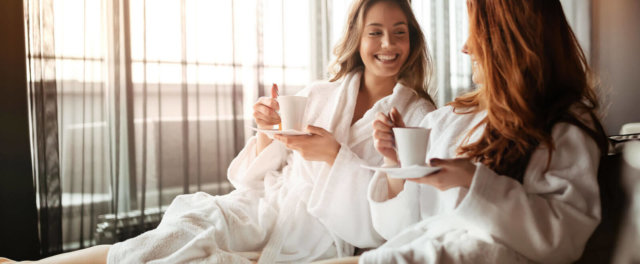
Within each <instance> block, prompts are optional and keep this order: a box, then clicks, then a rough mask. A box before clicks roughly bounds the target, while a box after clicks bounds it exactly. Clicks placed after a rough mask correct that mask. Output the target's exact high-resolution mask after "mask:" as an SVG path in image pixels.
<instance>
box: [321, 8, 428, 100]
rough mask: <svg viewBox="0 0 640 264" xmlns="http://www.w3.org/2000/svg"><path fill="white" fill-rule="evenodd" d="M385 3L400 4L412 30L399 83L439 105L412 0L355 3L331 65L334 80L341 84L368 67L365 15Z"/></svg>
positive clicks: (425, 47)
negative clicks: (362, 41)
mask: <svg viewBox="0 0 640 264" xmlns="http://www.w3.org/2000/svg"><path fill="white" fill-rule="evenodd" d="M383 1H386V2H391V3H394V4H396V5H397V6H398V7H399V8H400V9H401V10H402V12H403V13H404V15H405V17H406V18H407V23H408V27H409V43H410V51H409V56H408V57H407V61H405V63H404V65H402V67H401V68H400V71H399V72H398V82H400V83H401V84H402V85H404V86H406V87H409V88H411V89H413V90H414V91H415V92H416V93H417V94H418V95H419V96H420V97H422V98H425V99H426V100H428V101H429V102H431V103H433V104H434V105H435V102H434V101H433V99H432V98H431V96H429V92H430V91H429V83H430V78H431V74H432V71H433V69H432V65H431V64H432V62H431V57H430V56H429V52H428V48H427V43H426V41H425V38H424V34H423V33H422V30H421V29H420V24H418V20H416V17H415V15H414V14H413V10H412V9H411V4H410V2H409V0H356V1H354V2H353V4H352V6H351V11H350V12H349V16H348V20H347V25H346V27H345V30H344V34H343V36H342V38H341V39H340V41H339V42H338V44H337V45H336V46H335V48H334V49H333V54H334V55H335V56H336V60H335V61H334V62H333V63H332V64H331V65H330V66H329V72H330V73H331V74H332V75H333V78H331V80H330V81H332V82H333V81H337V80H339V79H341V78H342V77H344V76H345V75H347V74H348V73H350V72H352V71H353V70H356V69H359V68H363V67H364V64H363V62H362V58H361V57H360V52H359V49H360V39H361V38H362V33H363V30H364V16H365V14H366V13H367V11H368V10H369V8H371V6H373V5H374V4H375V3H378V2H383Z"/></svg>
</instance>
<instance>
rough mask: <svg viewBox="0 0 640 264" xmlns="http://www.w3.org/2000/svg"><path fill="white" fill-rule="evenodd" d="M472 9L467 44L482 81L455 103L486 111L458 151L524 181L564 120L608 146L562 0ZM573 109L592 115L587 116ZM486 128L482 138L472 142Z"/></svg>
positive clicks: (502, 2) (484, 3) (481, 1)
mask: <svg viewBox="0 0 640 264" xmlns="http://www.w3.org/2000/svg"><path fill="white" fill-rule="evenodd" d="M467 7H468V11H469V23H470V37H469V41H468V46H469V49H470V50H471V54H473V55H474V56H475V57H476V59H477V62H478V63H479V64H480V66H481V68H482V70H483V72H484V75H483V77H484V82H483V84H482V86H481V87H479V88H478V89H476V90H475V91H474V92H471V93H468V94H466V95H463V96H460V97H458V98H456V99H455V100H454V101H453V102H451V103H450V105H451V106H453V107H454V109H455V110H454V111H456V112H458V111H460V110H461V109H467V110H462V111H466V113H469V112H477V111H480V110H481V109H486V110H487V116H486V118H485V119H484V120H482V122H480V124H478V125H477V126H476V127H474V128H473V129H472V131H471V132H470V133H469V134H468V135H467V137H466V141H465V142H466V143H465V144H463V145H462V146H461V147H460V148H459V149H458V152H459V154H464V155H466V156H468V157H472V158H474V159H476V160H478V161H480V162H482V163H483V164H485V165H487V166H488V167H490V168H492V169H493V170H495V171H496V172H497V173H499V174H502V175H507V176H509V177H512V178H514V179H516V180H518V181H520V182H522V180H523V177H524V175H523V174H524V171H525V169H526V166H527V164H528V161H529V158H530V156H531V154H532V153H533V151H534V150H535V149H536V148H537V147H538V146H539V145H540V144H544V145H547V146H548V149H549V154H551V151H552V150H553V148H554V145H553V141H552V138H551V129H552V127H553V126H554V125H555V124H556V123H559V122H568V123H571V124H574V125H577V126H578V127H580V128H581V129H583V130H584V131H586V132H587V133H588V134H589V135H590V136H591V137H592V138H593V139H594V140H595V141H596V143H597V144H598V146H599V147H600V149H601V151H603V152H604V151H606V149H607V141H606V137H605V134H604V130H603V128H602V125H601V124H600V122H599V121H598V118H597V117H596V111H597V109H598V100H597V98H596V94H595V91H594V86H595V82H594V81H593V80H594V79H593V78H592V74H591V70H590V68H589V66H588V64H587V61H586V59H585V55H584V52H583V51H582V49H581V48H580V45H579V44H578V41H577V39H576V37H575V35H574V33H573V31H572V30H571V28H570V27H569V24H568V23H567V20H566V18H565V16H564V11H563V9H562V6H561V4H560V2H559V0H519V1H513V0H470V1H468V2H467ZM575 110H577V112H579V113H588V114H589V115H590V116H591V120H582V119H581V118H579V116H578V115H579V114H577V113H576V111H575ZM482 125H486V126H485V128H484V131H483V134H482V137H481V139H480V140H479V141H477V142H474V143H468V142H469V137H470V135H471V133H473V131H475V130H477V129H478V128H479V127H481V126H482ZM550 158H551V155H549V161H548V163H547V164H549V162H550Z"/></svg>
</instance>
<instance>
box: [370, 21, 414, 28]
mask: <svg viewBox="0 0 640 264" xmlns="http://www.w3.org/2000/svg"><path fill="white" fill-rule="evenodd" d="M400 25H407V23H406V22H398V23H395V24H393V26H394V27H395V26H400ZM368 26H375V27H381V26H382V24H380V23H375V22H374V23H370V24H368V25H367V27H368Z"/></svg>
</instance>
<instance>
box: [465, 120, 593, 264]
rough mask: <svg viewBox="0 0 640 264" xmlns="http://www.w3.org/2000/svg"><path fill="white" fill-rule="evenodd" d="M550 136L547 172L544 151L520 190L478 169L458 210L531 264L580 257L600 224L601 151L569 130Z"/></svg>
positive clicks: (510, 181)
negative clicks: (550, 149)
mask: <svg viewBox="0 0 640 264" xmlns="http://www.w3.org/2000/svg"><path fill="white" fill-rule="evenodd" d="M552 136H553V139H554V143H555V150H554V151H553V153H552V156H551V163H550V164H549V166H548V168H547V158H548V150H547V149H546V148H539V149H538V150H537V151H536V153H534V155H532V158H531V160H530V162H529V166H528V168H527V171H526V174H525V180H524V183H523V184H522V185H521V184H520V183H518V182H517V181H515V180H513V179H512V178H509V177H504V176H500V175H498V174H496V173H495V172H494V171H492V170H490V169H489V168H487V167H486V166H484V165H478V166H477V169H476V172H475V175H474V178H473V182H472V184H471V187H470V189H469V193H468V194H467V196H466V197H465V199H464V200H463V201H462V203H461V204H460V205H459V207H458V208H457V209H456V210H457V213H459V215H460V217H462V218H463V219H469V220H471V219H472V221H468V223H469V224H471V225H473V226H474V228H477V229H479V230H485V231H488V232H489V234H490V235H491V236H492V237H494V239H495V240H496V241H497V242H499V243H501V244H503V245H506V246H508V247H510V248H512V249H513V250H515V251H517V252H518V253H520V254H522V255H524V256H526V257H527V258H529V259H531V260H533V261H535V262H540V263H568V262H572V261H575V260H576V259H578V258H579V257H580V255H581V254H582V251H583V249H584V246H585V244H586V242H587V240H588V238H589V236H590V235H591V233H592V232H593V231H594V230H595V228H596V226H597V225H598V223H599V222H600V196H599V193H598V182H597V171H598V163H599V157H600V155H599V154H600V151H599V149H598V147H597V145H596V143H595V141H594V140H593V139H592V138H591V137H589V136H588V135H587V134H586V133H585V132H584V131H583V130H582V129H580V128H578V127H576V126H573V125H569V124H565V123H561V124H558V125H556V126H555V127H554V131H553V132H552Z"/></svg>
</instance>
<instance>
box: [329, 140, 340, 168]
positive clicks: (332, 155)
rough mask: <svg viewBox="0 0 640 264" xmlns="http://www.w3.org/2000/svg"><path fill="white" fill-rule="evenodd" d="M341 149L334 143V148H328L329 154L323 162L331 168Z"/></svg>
mask: <svg viewBox="0 0 640 264" xmlns="http://www.w3.org/2000/svg"><path fill="white" fill-rule="evenodd" d="M341 147H342V146H340V144H339V143H337V142H336V144H335V145H334V147H333V148H330V149H331V152H329V155H327V160H325V162H326V163H328V164H329V165H330V166H333V163H334V162H335V161H336V158H337V157H338V153H340V148H341Z"/></svg>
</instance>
